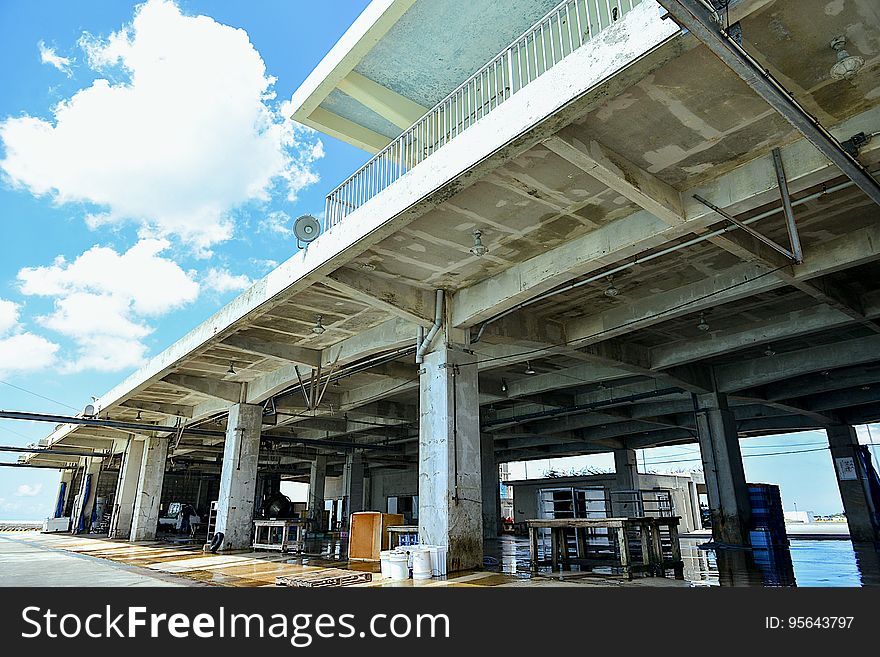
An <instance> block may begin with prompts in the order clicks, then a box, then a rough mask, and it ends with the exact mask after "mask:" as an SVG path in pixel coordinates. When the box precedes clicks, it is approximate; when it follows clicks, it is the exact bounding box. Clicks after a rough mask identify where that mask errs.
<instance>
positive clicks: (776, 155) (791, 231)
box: [773, 148, 804, 264]
mask: <svg viewBox="0 0 880 657" xmlns="http://www.w3.org/2000/svg"><path fill="white" fill-rule="evenodd" d="M773 168H774V169H775V170H776V183H777V184H778V185H779V195H780V196H781V197H782V210H783V212H784V214H785V227H786V229H788V239H789V241H790V243H791V253H792V255H794V259H795V262H797V263H798V264H800V263H802V262H803V261H804V252H803V249H801V238H800V236H799V235H798V230H797V223H796V222H795V219H794V210H793V209H792V207H791V196H789V194H788V182H787V181H786V179H785V169H784V168H783V166H782V153H781V152H780V151H779V149H778V148H774V149H773Z"/></svg>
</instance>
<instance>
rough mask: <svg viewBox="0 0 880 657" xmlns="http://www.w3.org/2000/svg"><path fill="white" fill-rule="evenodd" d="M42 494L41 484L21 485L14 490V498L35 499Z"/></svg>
mask: <svg viewBox="0 0 880 657" xmlns="http://www.w3.org/2000/svg"><path fill="white" fill-rule="evenodd" d="M42 492H43V484H36V485H33V486H32V485H30V484H22V485H21V486H19V487H18V488H17V489H16V490H15V496H16V497H36V496H37V495H39V494H40V493H42Z"/></svg>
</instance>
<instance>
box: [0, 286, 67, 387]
mask: <svg viewBox="0 0 880 657" xmlns="http://www.w3.org/2000/svg"><path fill="white" fill-rule="evenodd" d="M18 317H19V304H17V303H15V302H13V301H9V300H8V299H0V376H5V375H7V374H11V373H15V372H30V371H34V370H40V369H43V368H44V367H48V366H49V365H51V364H52V363H53V362H54V360H55V354H56V352H57V351H58V345H57V344H55V343H54V342H50V341H49V340H47V339H46V338H43V337H41V336H39V335H35V334H34V333H31V332H29V331H26V330H24V329H23V327H22V326H21V324H20V323H19V321H18Z"/></svg>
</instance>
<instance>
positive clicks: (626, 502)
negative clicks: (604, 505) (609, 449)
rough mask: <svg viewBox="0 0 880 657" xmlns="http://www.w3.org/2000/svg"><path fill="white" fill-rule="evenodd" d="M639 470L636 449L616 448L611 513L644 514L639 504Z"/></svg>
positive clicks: (619, 515) (622, 514) (624, 516)
mask: <svg viewBox="0 0 880 657" xmlns="http://www.w3.org/2000/svg"><path fill="white" fill-rule="evenodd" d="M638 490H639V471H638V466H637V465H636V450H634V449H626V448H622V449H615V450H614V491H613V493H617V494H616V495H614V494H612V495H611V515H613V516H617V517H623V518H631V517H634V516H640V515H643V510H642V508H641V506H640V505H639V498H638V493H632V492H631V491H638Z"/></svg>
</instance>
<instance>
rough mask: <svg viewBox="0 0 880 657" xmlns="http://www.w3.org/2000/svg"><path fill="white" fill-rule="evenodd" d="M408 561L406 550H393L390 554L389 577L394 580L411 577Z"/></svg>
mask: <svg viewBox="0 0 880 657" xmlns="http://www.w3.org/2000/svg"><path fill="white" fill-rule="evenodd" d="M380 557H381V555H380ZM407 562H408V559H407V556H406V552H398V551H396V550H392V551H391V553H390V554H389V555H388V577H390V578H391V579H393V580H404V579H409V563H407Z"/></svg>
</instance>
